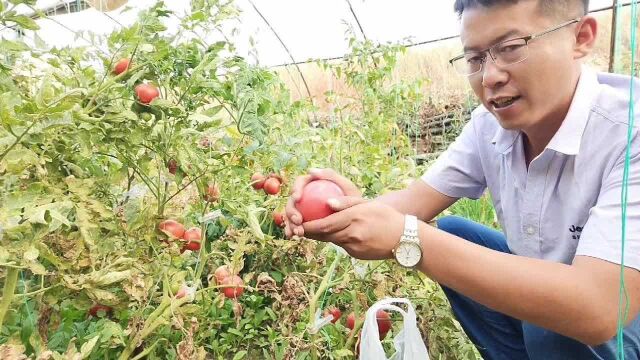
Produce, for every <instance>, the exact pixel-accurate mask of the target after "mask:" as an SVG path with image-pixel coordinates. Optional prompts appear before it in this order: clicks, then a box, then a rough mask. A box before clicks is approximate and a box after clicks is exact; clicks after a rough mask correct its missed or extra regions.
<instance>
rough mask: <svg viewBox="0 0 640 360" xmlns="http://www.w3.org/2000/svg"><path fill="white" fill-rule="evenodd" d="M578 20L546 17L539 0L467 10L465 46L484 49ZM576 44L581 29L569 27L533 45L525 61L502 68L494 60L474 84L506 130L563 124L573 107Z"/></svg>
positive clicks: (472, 77) (477, 74)
mask: <svg viewBox="0 0 640 360" xmlns="http://www.w3.org/2000/svg"><path fill="white" fill-rule="evenodd" d="M573 15H575V14H567V15H566V19H564V20H558V18H553V17H551V16H545V15H544V14H542V13H541V12H540V11H539V9H538V2H537V1H536V0H527V1H520V2H518V3H516V4H514V5H496V6H493V7H489V8H485V7H481V6H480V7H476V8H471V9H465V11H464V13H463V14H462V31H461V40H462V45H463V46H464V49H465V52H466V51H472V50H484V49H486V48H488V47H490V46H492V45H494V44H496V43H499V42H501V41H504V40H509V39H513V38H517V37H522V36H528V35H531V34H537V33H539V32H542V31H545V30H547V29H549V28H552V27H554V26H556V25H558V24H560V23H562V22H564V21H566V20H569V19H571V18H572V17H573ZM574 44H575V25H572V26H567V27H565V28H562V29H560V30H558V31H554V32H552V33H549V34H547V35H544V36H543V37H541V38H539V39H536V40H533V41H531V42H530V43H529V45H528V56H527V58H526V60H524V61H522V62H519V63H515V64H511V65H496V64H495V63H494V62H493V60H492V59H491V58H490V57H488V58H487V59H486V61H485V63H484V66H483V69H482V70H481V71H480V72H478V73H476V74H474V75H471V76H470V77H469V82H470V84H471V87H472V88H473V91H474V92H475V94H476V95H477V96H478V98H479V99H480V100H481V101H482V103H483V105H484V106H485V107H486V108H487V109H488V110H489V111H490V112H491V113H493V114H494V115H495V116H496V118H497V119H498V121H499V122H500V125H501V126H502V127H504V128H506V129H519V130H523V131H527V130H533V129H537V128H545V125H544V124H545V123H548V122H554V121H555V122H557V121H562V120H563V119H564V116H565V115H566V111H567V109H568V106H569V104H570V103H571V99H572V97H573V93H574V90H575V81H572V80H573V79H574V77H575V74H576V64H577V63H576V60H575V58H574V51H573V45H574ZM487 56H489V55H488V54H487ZM558 118H560V119H558Z"/></svg>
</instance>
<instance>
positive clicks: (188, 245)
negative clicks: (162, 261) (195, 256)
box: [180, 241, 200, 254]
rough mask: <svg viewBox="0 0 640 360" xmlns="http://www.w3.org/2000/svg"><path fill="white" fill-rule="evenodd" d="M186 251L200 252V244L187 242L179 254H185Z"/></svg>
mask: <svg viewBox="0 0 640 360" xmlns="http://www.w3.org/2000/svg"><path fill="white" fill-rule="evenodd" d="M187 250H191V251H198V250H200V242H199V241H189V242H188V243H186V244H185V245H184V246H183V247H182V249H181V250H180V253H181V254H182V253H183V252H185V251H187Z"/></svg>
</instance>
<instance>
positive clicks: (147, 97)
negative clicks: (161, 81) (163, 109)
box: [136, 84, 160, 104]
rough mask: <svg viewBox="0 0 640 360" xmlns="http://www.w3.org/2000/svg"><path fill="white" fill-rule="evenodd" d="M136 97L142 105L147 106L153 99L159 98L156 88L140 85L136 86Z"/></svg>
mask: <svg viewBox="0 0 640 360" xmlns="http://www.w3.org/2000/svg"><path fill="white" fill-rule="evenodd" d="M136 96H137V97H138V100H140V102H141V103H143V104H149V103H151V102H152V101H153V99H155V98H157V97H158V96H160V91H158V88H157V87H155V86H153V85H150V84H140V85H138V86H136Z"/></svg>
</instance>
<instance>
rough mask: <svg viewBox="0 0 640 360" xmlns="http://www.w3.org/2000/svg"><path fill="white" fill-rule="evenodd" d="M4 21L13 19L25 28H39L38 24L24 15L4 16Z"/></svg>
mask: <svg viewBox="0 0 640 360" xmlns="http://www.w3.org/2000/svg"><path fill="white" fill-rule="evenodd" d="M5 20H6V21H13V22H15V23H16V24H18V26H20V27H21V28H23V29H26V30H39V29H40V26H39V25H38V24H37V23H36V22H35V21H34V20H33V19H32V18H30V17H28V16H26V15H15V16H6V17H5Z"/></svg>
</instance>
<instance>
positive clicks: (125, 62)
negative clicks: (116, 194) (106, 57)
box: [113, 59, 131, 75]
mask: <svg viewBox="0 0 640 360" xmlns="http://www.w3.org/2000/svg"><path fill="white" fill-rule="evenodd" d="M129 66H131V61H130V60H129V59H120V60H119V61H118V62H117V63H116V66H114V67H113V73H114V74H116V75H120V74H122V73H123V72H125V71H127V69H128V68H129Z"/></svg>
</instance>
